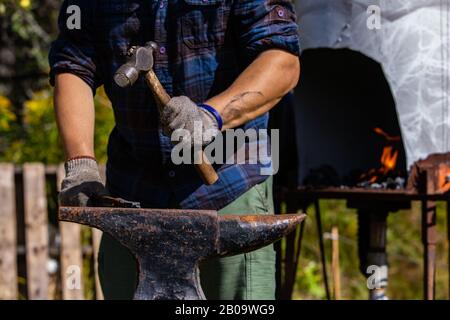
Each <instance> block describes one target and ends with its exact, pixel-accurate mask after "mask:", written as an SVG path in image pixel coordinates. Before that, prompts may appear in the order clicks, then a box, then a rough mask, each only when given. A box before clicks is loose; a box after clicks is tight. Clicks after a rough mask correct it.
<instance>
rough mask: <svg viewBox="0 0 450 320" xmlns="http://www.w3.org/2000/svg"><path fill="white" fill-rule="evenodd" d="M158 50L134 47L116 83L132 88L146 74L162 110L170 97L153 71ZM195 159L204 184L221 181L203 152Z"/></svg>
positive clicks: (120, 70)
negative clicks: (154, 54) (154, 56)
mask: <svg viewBox="0 0 450 320" xmlns="http://www.w3.org/2000/svg"><path fill="white" fill-rule="evenodd" d="M156 49H157V44H156V43H155V42H152V41H150V42H148V43H147V44H146V45H145V46H144V47H142V46H134V47H132V48H131V49H130V50H129V52H128V61H127V62H126V63H125V64H123V65H122V66H121V67H120V68H119V69H118V70H117V71H116V73H115V75H114V81H115V82H116V84H117V85H118V86H119V87H121V88H126V87H130V86H132V85H133V84H134V83H135V82H136V80H137V79H138V78H139V75H140V74H141V73H144V74H145V80H146V82H147V85H148V86H149V87H150V89H151V91H152V92H153V95H154V97H155V100H156V103H157V104H158V106H159V108H160V110H161V109H162V108H163V107H164V106H165V105H166V104H167V103H168V102H169V100H170V96H169V95H168V94H167V92H166V90H165V89H164V87H163V86H162V84H161V82H160V81H159V79H158V77H157V76H156V74H155V72H154V71H153V64H154V60H153V51H154V50H156ZM194 159H200V161H199V162H200V163H198V164H197V163H196V164H194V165H195V168H196V169H197V171H198V173H199V174H200V177H201V178H202V180H203V182H204V183H206V184H208V185H211V184H214V183H215V182H216V181H217V180H218V179H219V176H218V175H217V173H216V171H215V170H214V168H213V167H212V165H211V163H210V162H209V160H208V158H207V157H206V156H205V154H204V152H203V150H199V151H198V153H197V154H196V155H195V157H194Z"/></svg>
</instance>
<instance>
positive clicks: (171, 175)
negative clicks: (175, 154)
mask: <svg viewBox="0 0 450 320" xmlns="http://www.w3.org/2000/svg"><path fill="white" fill-rule="evenodd" d="M169 177H171V178H173V177H175V171H173V170H170V171H169Z"/></svg>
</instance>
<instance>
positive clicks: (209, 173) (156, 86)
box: [145, 70, 219, 185]
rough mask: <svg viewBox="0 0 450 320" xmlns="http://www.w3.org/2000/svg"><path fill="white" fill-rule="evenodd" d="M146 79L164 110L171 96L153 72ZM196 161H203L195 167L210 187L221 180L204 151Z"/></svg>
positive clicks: (198, 155)
mask: <svg viewBox="0 0 450 320" xmlns="http://www.w3.org/2000/svg"><path fill="white" fill-rule="evenodd" d="M145 79H146V80H147V84H148V86H149V87H150V89H151V90H152V92H153V95H154V96H155V100H156V102H157V103H158V104H159V108H160V109H162V108H163V107H164V106H165V105H166V104H167V103H168V102H169V100H170V96H169V95H168V94H167V92H166V90H165V89H164V87H163V86H162V84H161V82H160V81H159V79H158V77H157V76H156V74H155V72H154V71H153V70H150V71H149V72H147V74H146V75H145ZM194 159H201V161H200V162H201V163H199V164H194V166H195V169H197V172H198V173H199V174H200V177H201V178H202V180H203V182H204V183H206V184H208V185H211V184H214V183H215V182H216V181H217V180H218V179H219V176H218V175H217V172H216V171H215V170H214V168H213V166H212V165H211V163H210V162H209V160H208V158H207V157H206V156H205V153H204V152H203V150H199V154H197V155H195V157H194Z"/></svg>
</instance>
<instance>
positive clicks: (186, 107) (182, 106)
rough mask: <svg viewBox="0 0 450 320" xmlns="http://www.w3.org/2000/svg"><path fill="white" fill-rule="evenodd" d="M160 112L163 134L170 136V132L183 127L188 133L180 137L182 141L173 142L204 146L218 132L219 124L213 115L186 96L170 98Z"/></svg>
mask: <svg viewBox="0 0 450 320" xmlns="http://www.w3.org/2000/svg"><path fill="white" fill-rule="evenodd" d="M161 113H162V114H161V119H160V121H161V126H162V130H163V133H164V134H165V135H167V136H169V137H172V133H173V132H174V131H175V130H177V129H184V130H186V131H187V132H188V133H189V134H188V135H184V136H183V137H182V139H181V140H182V141H180V140H175V142H182V143H190V144H191V145H194V144H197V145H199V144H201V145H202V146H205V145H207V144H209V143H210V142H211V141H212V140H213V139H214V137H215V136H216V135H217V134H219V125H218V122H217V120H216V118H215V117H214V115H213V114H212V113H211V112H209V111H207V110H205V109H203V108H202V107H199V106H197V105H196V104H195V103H194V102H193V101H192V100H191V99H189V98H188V97H186V96H179V97H174V98H172V99H170V101H169V102H168V103H167V105H166V106H165V107H164V108H163V109H162V111H161ZM186 131H180V133H182V132H185V133H186Z"/></svg>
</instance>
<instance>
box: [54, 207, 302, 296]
mask: <svg viewBox="0 0 450 320" xmlns="http://www.w3.org/2000/svg"><path fill="white" fill-rule="evenodd" d="M304 218H305V215H304V214H283V215H276V216H273V215H221V216H218V215H217V212H216V211H205V210H171V209H135V208H107V207H61V208H60V209H59V219H60V220H63V221H69V222H76V223H81V224H85V225H88V226H91V227H94V228H97V229H100V230H102V231H103V232H106V233H108V234H109V235H111V236H112V237H113V238H115V239H116V240H117V241H119V242H120V243H121V244H122V245H124V246H125V247H127V248H128V249H129V250H130V252H131V253H132V254H133V256H134V258H135V259H136V261H137V265H138V273H139V278H138V285H137V288H136V291H135V295H134V299H136V300H161V299H171V300H204V299H205V295H204V293H203V290H202V288H201V286H200V281H199V269H198V265H199V262H200V261H202V260H205V259H210V258H213V257H223V256H231V255H235V254H239V253H245V252H250V251H253V250H256V249H258V248H261V247H264V246H266V245H269V244H271V243H273V242H274V241H276V240H278V239H280V238H281V237H283V236H284V235H286V234H288V233H289V232H291V231H293V230H294V229H295V227H296V226H297V225H298V224H299V223H300V222H301V221H303V219H304Z"/></svg>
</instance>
